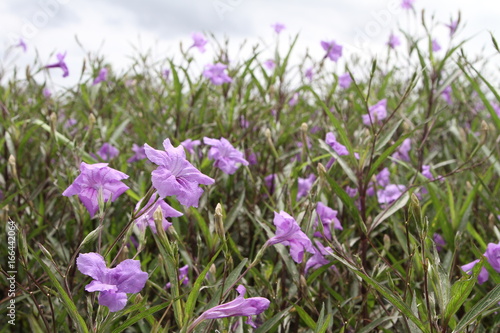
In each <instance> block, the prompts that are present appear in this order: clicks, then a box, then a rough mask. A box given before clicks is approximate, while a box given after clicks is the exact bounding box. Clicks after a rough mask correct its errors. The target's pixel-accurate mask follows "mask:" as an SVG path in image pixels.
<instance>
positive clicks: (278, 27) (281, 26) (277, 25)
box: [271, 23, 286, 34]
mask: <svg viewBox="0 0 500 333" xmlns="http://www.w3.org/2000/svg"><path fill="white" fill-rule="evenodd" d="M271 27H272V28H273V29H274V31H276V33H277V34H279V33H280V32H281V31H282V30H285V29H286V27H285V25H284V24H283V23H275V24H271Z"/></svg>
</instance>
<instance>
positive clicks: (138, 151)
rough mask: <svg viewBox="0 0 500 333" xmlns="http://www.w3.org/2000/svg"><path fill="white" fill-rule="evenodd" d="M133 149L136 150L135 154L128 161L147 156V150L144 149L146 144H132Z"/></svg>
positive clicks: (138, 159)
mask: <svg viewBox="0 0 500 333" xmlns="http://www.w3.org/2000/svg"><path fill="white" fill-rule="evenodd" d="M132 151H133V152H134V156H132V157H131V158H129V159H128V160H127V162H128V163H132V162H137V161H140V160H143V159H145V158H146V150H145V149H144V145H142V146H139V145H136V144H135V143H134V144H133V145H132Z"/></svg>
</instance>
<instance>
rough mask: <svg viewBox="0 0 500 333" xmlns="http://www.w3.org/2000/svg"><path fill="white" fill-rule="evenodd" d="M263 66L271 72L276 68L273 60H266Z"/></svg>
mask: <svg viewBox="0 0 500 333" xmlns="http://www.w3.org/2000/svg"><path fill="white" fill-rule="evenodd" d="M264 66H266V68H267V69H269V70H271V71H272V70H273V69H274V68H275V67H276V63H275V62H274V60H273V59H267V60H266V61H264Z"/></svg>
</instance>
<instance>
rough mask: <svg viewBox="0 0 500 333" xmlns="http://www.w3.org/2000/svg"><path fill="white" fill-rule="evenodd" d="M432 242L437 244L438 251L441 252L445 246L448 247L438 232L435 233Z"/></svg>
mask: <svg viewBox="0 0 500 333" xmlns="http://www.w3.org/2000/svg"><path fill="white" fill-rule="evenodd" d="M432 240H433V241H434V243H435V244H436V250H438V251H441V250H442V249H443V246H446V241H445V240H444V238H443V236H441V235H440V234H438V233H437V232H435V233H434V235H433V236H432Z"/></svg>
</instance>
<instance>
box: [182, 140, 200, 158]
mask: <svg viewBox="0 0 500 333" xmlns="http://www.w3.org/2000/svg"><path fill="white" fill-rule="evenodd" d="M200 144H201V141H200V140H192V139H186V140H184V141H182V142H181V145H182V146H183V147H184V149H186V150H187V151H188V153H190V154H191V155H194V147H196V146H199V145H200Z"/></svg>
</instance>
